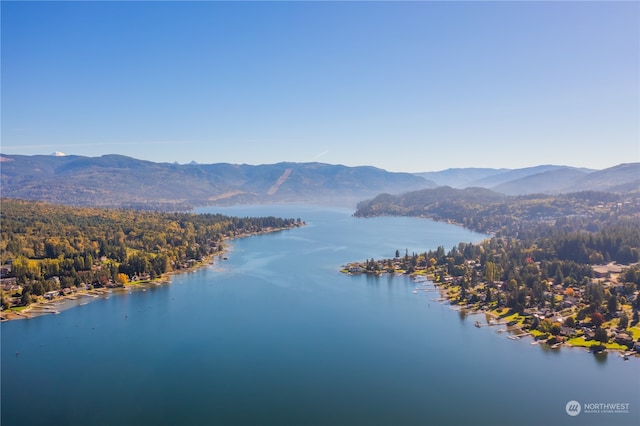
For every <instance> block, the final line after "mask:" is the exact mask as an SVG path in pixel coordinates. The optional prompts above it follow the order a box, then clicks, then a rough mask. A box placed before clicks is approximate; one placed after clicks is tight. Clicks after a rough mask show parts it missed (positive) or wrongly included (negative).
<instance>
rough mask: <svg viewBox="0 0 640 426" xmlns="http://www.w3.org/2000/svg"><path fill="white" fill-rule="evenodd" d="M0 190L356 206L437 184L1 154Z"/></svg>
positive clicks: (161, 201) (275, 167)
mask: <svg viewBox="0 0 640 426" xmlns="http://www.w3.org/2000/svg"><path fill="white" fill-rule="evenodd" d="M0 172H1V179H2V180H1V182H2V187H1V188H2V196H3V197H10V198H20V199H27V200H41V201H49V202H54V203H61V204H71V205H93V206H116V207H133V208H154V209H158V208H159V209H181V208H186V209H188V208H191V207H193V206H202V205H215V204H218V205H226V204H251V203H269V202H314V203H324V204H334V205H355V203H356V202H358V201H360V200H362V199H363V198H369V197H373V196H375V195H377V194H379V193H381V192H393V193H397V192H403V191H408V190H417V189H422V188H428V187H433V186H435V184H434V183H432V182H429V181H427V180H426V179H424V178H422V177H419V176H415V175H413V174H410V173H391V172H387V171H385V170H382V169H378V168H375V167H366V166H363V167H346V166H341V165H330V164H322V163H278V164H270V165H255V166H254V165H246V164H242V165H237V164H227V163H219V164H185V165H180V164H175V163H174V164H170V163H153V162H150V161H143V160H137V159H134V158H130V157H125V156H121V155H104V156H102V157H81V156H43V155H37V156H21V155H2V156H0Z"/></svg>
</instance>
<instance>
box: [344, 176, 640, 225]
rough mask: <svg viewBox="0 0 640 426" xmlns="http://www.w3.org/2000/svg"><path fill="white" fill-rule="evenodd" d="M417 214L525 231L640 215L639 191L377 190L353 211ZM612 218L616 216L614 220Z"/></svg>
mask: <svg viewBox="0 0 640 426" xmlns="http://www.w3.org/2000/svg"><path fill="white" fill-rule="evenodd" d="M386 215H393V216H418V217H428V218H432V219H434V220H441V221H451V222H454V223H458V224H460V225H464V226H465V227H467V228H469V229H473V230H476V231H480V232H485V233H496V232H502V233H503V234H504V233H505V232H506V233H507V234H509V235H512V236H513V235H520V236H522V235H524V234H526V233H527V232H529V231H530V230H531V229H532V228H533V227H534V226H537V225H538V224H554V223H557V222H558V221H561V220H565V219H567V218H582V219H586V218H591V219H593V220H596V218H597V221H609V220H611V219H612V218H614V217H615V218H617V219H620V218H625V219H633V220H636V221H637V220H638V219H640V195H639V194H638V193H635V194H624V195H623V194H612V193H607V192H595V191H585V192H577V193H569V194H557V195H545V194H532V195H527V196H509V195H504V194H500V193H497V192H494V191H491V190H489V189H485V188H466V189H455V188H450V187H438V188H435V189H424V190H419V191H412V192H407V193H404V194H400V195H390V194H381V195H378V196H377V197H375V198H373V199H372V200H368V201H363V202H361V203H359V204H358V207H357V210H356V213H355V216H359V217H372V216H386ZM617 219H616V220H617Z"/></svg>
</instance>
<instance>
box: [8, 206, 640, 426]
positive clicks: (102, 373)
mask: <svg viewBox="0 0 640 426" xmlns="http://www.w3.org/2000/svg"><path fill="white" fill-rule="evenodd" d="M201 211H210V212H220V213H223V214H230V215H238V216H264V215H275V216H281V217H293V218H297V217H300V218H301V219H303V220H305V221H306V222H307V225H306V226H305V227H302V228H299V229H293V230H287V231H282V232H278V233H273V234H265V235H259V236H253V237H248V238H242V239H238V240H235V241H233V242H232V243H231V246H230V251H229V253H228V254H227V256H228V260H216V262H215V263H214V265H212V266H209V267H206V268H201V269H198V270H196V271H193V272H189V273H185V274H180V275H174V276H172V277H171V282H170V283H169V284H166V285H161V286H154V287H152V288H149V289H148V290H147V291H132V292H122V293H119V294H115V293H114V294H111V295H110V297H108V298H100V299H97V300H95V301H93V302H92V303H89V304H86V305H82V306H77V307H74V308H72V309H68V310H64V311H62V312H61V313H60V314H59V315H51V316H42V317H37V318H34V319H31V320H24V321H12V322H8V323H3V324H2V325H1V328H0V331H1V333H2V336H1V342H2V371H1V373H2V377H1V385H2V388H1V402H2V406H1V416H2V418H1V419H2V424H3V425H41V424H47V425H50V424H60V425H164V424H181V425H191V424H193V425H200V424H202V425H209V424H225V425H226V424H229V425H232V424H233V425H272V424H273V425H306V424H308V425H429V424H453V425H458V424H459V425H468V424H474V425H476V424H481V425H485V424H486V425H503V424H504V425H513V424H519V425H527V424H530V425H540V424H545V425H554V424H557V425H563V424H575V425H585V424H587V425H588V424H593V425H596V424H598V425H600V424H607V425H631V424H637V423H638V420H639V419H640V414H639V413H640V412H639V407H640V362H638V360H637V359H632V360H630V361H627V362H625V361H623V360H622V359H621V358H619V357H618V356H617V355H616V354H613V353H611V354H609V355H608V356H607V357H605V358H596V357H594V356H593V355H591V354H588V353H586V352H585V351H582V350H579V349H575V350H573V349H566V348H563V349H561V350H549V349H545V348H544V347H541V346H532V345H530V340H528V339H521V340H517V341H513V340H509V339H507V338H506V336H504V335H501V334H497V333H496V332H495V329H493V328H489V327H484V328H481V329H478V328H476V327H474V326H473V323H474V318H473V317H472V316H465V315H462V314H461V313H459V312H454V311H452V310H451V309H450V307H449V306H447V305H446V304H441V303H438V302H434V301H432V300H431V299H432V298H434V297H437V296H435V293H421V294H418V295H416V294H413V293H412V290H413V289H414V287H415V285H416V284H415V283H414V282H412V281H411V280H409V279H407V278H405V277H390V276H382V277H367V276H348V275H344V274H341V273H340V272H339V269H340V266H341V265H344V264H346V263H348V262H351V261H356V260H364V259H366V258H371V257H374V258H381V257H391V256H393V254H394V252H395V250H400V251H401V253H404V251H405V249H406V250H408V251H409V253H412V252H414V251H416V252H420V251H424V250H428V249H434V248H436V247H437V246H440V245H442V246H444V247H445V248H446V249H447V250H448V249H449V248H451V247H452V246H453V245H455V244H457V243H458V242H461V241H464V242H476V241H480V240H481V239H483V238H485V236H484V235H481V234H477V233H474V232H471V231H468V230H465V229H463V228H460V227H457V226H453V225H447V224H443V223H436V222H432V221H429V220H425V219H417V218H375V219H358V218H354V217H352V216H351V213H352V211H350V210H346V209H339V208H326V207H317V206H310V205H280V206H240V207H229V208H207V209H202V210H201ZM573 400H575V401H579V402H580V403H581V404H582V403H622V404H628V410H627V412H625V413H585V412H583V413H581V414H579V415H577V416H575V417H574V416H569V415H568V414H567V411H566V405H567V403H568V402H569V401H573Z"/></svg>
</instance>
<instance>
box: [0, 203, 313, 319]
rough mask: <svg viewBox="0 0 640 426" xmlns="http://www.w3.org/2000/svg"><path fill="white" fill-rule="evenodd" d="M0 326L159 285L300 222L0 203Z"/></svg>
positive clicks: (294, 220)
mask: <svg viewBox="0 0 640 426" xmlns="http://www.w3.org/2000/svg"><path fill="white" fill-rule="evenodd" d="M1 201H2V224H1V228H0V230H1V236H2V239H1V241H0V253H1V258H0V260H1V265H2V266H1V268H0V285H1V292H0V295H1V298H2V301H1V312H0V316H1V318H2V319H3V320H8V319H18V318H25V317H26V318H28V317H31V315H33V314H42V313H55V312H56V310H55V308H53V307H52V306H51V303H47V302H57V301H59V300H60V299H62V298H77V297H83V296H85V297H91V296H97V295H99V294H100V293H104V292H106V291H110V290H111V289H117V288H125V287H130V286H135V285H140V284H143V283H159V282H162V281H163V280H166V275H167V274H169V273H176V272H182V271H188V270H192V269H193V268H196V267H198V266H200V265H206V264H209V263H210V262H211V261H213V259H214V258H215V257H216V256H220V257H221V256H222V255H223V253H224V248H225V241H226V240H228V239H233V238H239V237H243V236H249V235H255V234H259V233H266V232H274V231H278V230H283V229H288V228H293V227H298V226H302V225H303V222H302V220H301V219H299V218H298V219H282V218H276V217H261V218H237V217H229V216H224V215H218V214H190V213H160V212H148V211H136V210H123V209H103V208H89V207H69V206H60V205H53V204H47V203H42V202H34V201H21V200H13V199H2V200H1Z"/></svg>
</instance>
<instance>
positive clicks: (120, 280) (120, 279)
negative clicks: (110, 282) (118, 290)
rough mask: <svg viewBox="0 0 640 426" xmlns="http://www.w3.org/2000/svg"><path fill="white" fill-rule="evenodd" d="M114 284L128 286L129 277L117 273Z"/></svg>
mask: <svg viewBox="0 0 640 426" xmlns="http://www.w3.org/2000/svg"><path fill="white" fill-rule="evenodd" d="M116 283H118V284H120V285H127V284H129V276H128V275H127V274H123V273H119V274H118V275H116Z"/></svg>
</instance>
